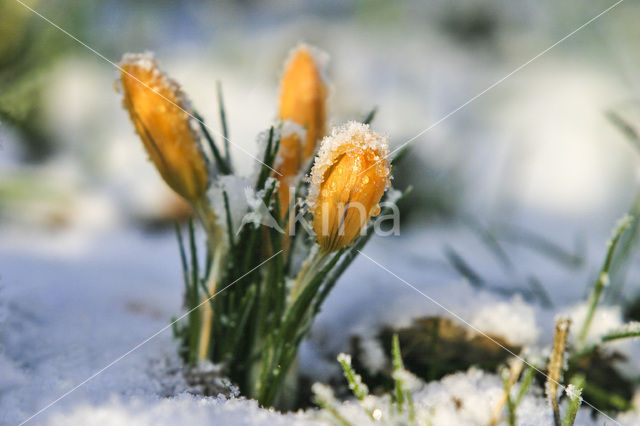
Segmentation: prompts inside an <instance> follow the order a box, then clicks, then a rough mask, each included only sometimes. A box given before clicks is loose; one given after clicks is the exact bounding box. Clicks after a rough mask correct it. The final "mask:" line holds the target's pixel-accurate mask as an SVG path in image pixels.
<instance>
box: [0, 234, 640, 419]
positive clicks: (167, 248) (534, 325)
mask: <svg viewBox="0 0 640 426" xmlns="http://www.w3.org/2000/svg"><path fill="white" fill-rule="evenodd" d="M408 234H409V235H406V236H401V237H399V238H396V239H383V238H380V239H377V240H374V241H373V242H372V244H371V245H370V247H369V248H368V249H367V250H366V251H365V254H366V255H367V256H370V257H371V258H372V259H375V260H376V261H378V262H380V263H381V264H383V265H384V266H385V267H387V268H389V269H390V270H391V271H393V272H394V273H396V274H397V275H398V276H400V277H401V278H402V279H404V280H406V281H407V282H409V283H411V284H412V285H414V286H416V287H417V288H418V289H420V290H421V291H423V292H424V293H425V294H427V295H428V296H430V297H432V298H433V299H435V300H436V301H437V302H438V303H440V304H442V305H443V306H444V307H446V308H447V309H448V310H449V311H451V312H453V313H455V314H457V315H460V317H462V318H463V319H464V320H465V321H468V322H470V323H471V324H473V325H474V326H475V327H477V328H479V329H481V330H482V331H485V332H488V333H492V334H494V335H497V336H502V337H504V338H505V339H506V340H507V341H509V342H511V343H515V344H518V343H519V344H527V345H530V346H531V347H533V348H536V347H537V348H544V347H545V346H548V345H549V342H550V338H551V334H552V330H553V316H554V313H555V312H562V311H567V310H569V309H570V308H569V305H572V304H575V303H577V302H578V301H579V300H580V297H582V294H583V292H584V286H585V284H586V282H587V281H586V279H587V278H588V277H589V270H591V269H593V268H585V270H584V271H583V273H579V274H575V273H574V272H573V271H567V270H565V271H564V273H560V272H557V271H553V268H547V267H545V268H542V267H539V265H540V262H542V263H544V262H549V260H544V259H540V255H537V254H535V253H533V254H532V253H530V252H528V251H526V250H525V249H520V252H519V253H518V250H514V251H512V252H511V255H512V256H513V255H516V256H515V257H513V260H514V263H515V264H516V265H528V266H530V267H534V268H535V269H536V270H538V271H541V272H540V277H539V278H540V280H541V281H542V282H544V283H545V285H546V286H547V288H548V290H549V292H550V293H551V294H552V297H553V299H554V301H562V305H561V306H557V307H556V308H555V309H554V310H553V311H549V310H545V309H543V308H541V307H540V306H539V305H537V304H532V303H528V302H526V301H524V300H523V299H522V297H520V296H512V297H505V296H502V295H499V294H496V293H494V292H492V291H490V290H486V289H475V288H473V287H472V286H471V285H469V284H468V283H466V282H464V280H462V279H460V277H459V276H458V275H457V273H456V272H455V270H454V269H453V268H451V266H449V265H448V264H447V263H446V261H445V258H444V255H443V254H442V248H441V247H442V244H443V243H444V242H447V243H448V244H454V245H455V246H457V247H461V248H462V247H464V248H466V249H467V250H470V253H473V252H476V253H484V252H485V251H486V250H483V249H482V247H481V246H480V245H477V242H475V241H474V240H475V238H476V237H475V235H474V234H473V233H469V232H468V231H467V232H463V231H459V232H456V231H455V230H448V231H442V230H440V231H438V230H436V229H429V228H427V229H424V230H422V231H419V232H408ZM474 244H476V245H475V246H474ZM599 245H600V246H601V248H603V247H604V245H603V244H602V243H600V244H599ZM400 247H402V251H400ZM596 247H597V245H596ZM594 251H595V253H593V255H592V256H589V258H590V259H591V258H594V259H598V258H599V256H600V255H601V251H602V250H598V249H597V248H596V249H594ZM465 256H466V255H465ZM536 257H538V259H537V262H538V263H536ZM468 259H470V260H471V261H476V259H477V262H478V264H480V265H490V263H491V262H490V261H488V259H487V258H483V257H482V255H477V256H475V257H474V256H473V255H471V256H470V257H468ZM591 264H593V265H597V264H598V262H595V261H594V262H593V263H591ZM547 266H549V264H547ZM479 271H480V273H483V274H484V275H485V276H486V277H487V278H488V279H490V281H491V282H500V281H501V279H503V278H501V277H500V274H501V272H500V268H498V267H492V268H490V267H487V266H485V267H484V268H481V269H480V270H479ZM0 272H1V276H2V281H1V283H2V292H1V293H0V295H1V299H0V300H1V303H2V304H1V310H0V313H1V322H0V348H1V350H0V376H1V377H2V378H3V380H2V384H1V386H0V413H2V414H1V417H0V422H1V423H2V424H7V425H11V424H17V423H19V422H21V421H23V420H25V419H27V418H29V417H30V416H32V415H33V414H35V413H37V412H38V410H40V409H42V408H44V407H47V405H48V404H50V403H51V402H53V401H55V400H56V399H57V398H59V397H60V396H63V395H65V393H66V392H68V391H70V390H73V389H74V387H76V386H78V385H81V386H79V387H78V388H77V389H76V390H73V391H72V392H71V393H70V394H68V395H66V396H65V397H64V398H62V399H61V400H59V401H58V402H56V403H55V404H54V405H52V406H51V407H49V408H48V409H46V410H45V411H44V412H42V413H41V414H39V415H38V416H37V417H35V418H34V419H33V420H32V422H33V424H55V425H63V424H101V425H102V424H109V425H111V424H113V425H119V424H149V425H150V424H155V425H157V424H166V425H170V424H179V423H186V422H189V423H190V424H229V423H231V424H249V423H251V424H255V423H258V424H271V423H274V424H291V423H295V422H300V423H307V422H314V421H318V419H319V418H318V417H317V413H314V412H308V413H306V414H286V415H280V414H278V413H274V412H268V411H266V410H261V409H259V408H258V407H257V405H256V403H255V402H253V401H243V400H236V399H232V400H229V401H227V400H225V399H224V398H222V397H219V398H205V397H200V396H195V395H192V394H190V392H189V388H188V386H187V385H186V384H185V382H184V380H183V378H182V376H181V374H180V372H179V368H180V363H179V361H178V360H177V358H176V355H175V342H174V341H173V339H172V337H171V331H170V330H169V329H166V326H167V324H168V322H169V320H170V318H171V316H173V315H176V314H177V313H179V312H180V309H181V307H180V305H181V291H182V285H181V281H180V279H181V278H180V269H179V264H178V258H177V246H176V243H175V239H174V236H173V235H172V233H171V232H168V233H160V234H147V233H143V232H141V231H136V230H133V229H124V230H120V231H117V232H95V233H93V234H87V233H86V232H82V233H81V234H74V232H73V231H67V232H62V233H58V234H56V233H51V234H48V235H42V234H41V233H39V234H35V233H30V232H28V231H24V230H22V231H21V232H19V233H18V232H7V231H5V233H4V238H3V239H2V241H1V242H0ZM505 284H506V285H512V286H514V287H516V286H518V285H521V284H520V283H517V282H512V283H505ZM556 295H557V297H556ZM602 312H603V315H604V317H602V318H596V322H595V323H596V324H602V326H601V327H597V328H598V329H600V332H604V331H606V329H607V327H606V326H605V324H608V325H609V326H610V327H614V326H616V325H618V324H619V323H620V321H621V320H620V312H619V311H615V310H604V311H602ZM430 314H437V315H444V316H449V317H451V316H452V314H451V313H450V312H447V311H445V310H444V309H443V308H442V307H439V306H437V305H435V304H434V303H432V302H431V301H430V300H428V299H427V298H425V297H423V296H421V295H419V294H418V293H416V291H415V290H413V289H411V288H410V287H408V286H407V285H406V284H405V283H403V282H402V281H400V280H399V279H397V278H395V277H393V276H392V275H390V274H388V273H387V272H385V271H384V270H382V269H379V268H378V267H377V266H376V265H374V264H372V263H371V262H370V261H369V260H368V259H366V258H365V257H360V258H359V259H358V260H357V261H356V262H355V263H354V265H353V267H352V268H351V269H350V270H349V271H348V272H347V273H346V274H345V276H344V278H343V279H342V280H341V282H340V283H339V285H338V286H337V288H336V289H335V291H334V293H332V294H331V296H330V297H329V299H328V300H327V303H326V306H325V309H324V310H323V312H322V313H321V314H320V316H319V317H318V318H317V321H316V323H315V326H314V330H313V333H312V337H311V339H310V340H309V341H308V342H306V343H305V344H304V345H303V348H302V351H301V366H302V368H303V369H304V370H305V371H306V372H307V373H308V374H310V375H311V376H312V377H313V379H315V380H318V381H324V382H326V381H327V380H328V379H329V377H331V376H338V375H339V374H340V373H339V371H338V368H337V363H336V362H334V361H331V359H335V355H336V354H337V353H338V352H339V351H348V350H349V346H348V339H349V337H350V336H351V335H352V334H358V335H360V336H363V337H365V338H367V336H369V337H372V336H373V334H375V332H376V330H378V327H379V326H381V325H385V324H386V325H396V326H398V325H402V324H408V323H409V322H410V320H411V319H413V318H416V317H420V316H425V315H430ZM607 316H609V318H608V319H607V318H606V317H607ZM452 318H453V317H452ZM454 319H455V318H454ZM603 327H604V328H605V329H604V330H603ZM163 328H165V330H164V331H163V332H161V333H159V334H157V335H155V333H157V332H158V331H159V330H162V329H163ZM150 336H154V337H153V338H152V339H150V340H149V341H148V342H146V343H144V344H143V345H142V346H140V347H137V345H138V344H139V343H141V342H143V341H145V339H147V338H148V337H150ZM365 346H366V347H367V348H368V349H367V351H366V352H365V355H366V356H367V357H368V358H371V359H367V360H365V364H367V363H369V364H370V365H375V364H376V357H379V356H380V351H381V349H380V348H377V347H376V343H375V342H374V341H373V339H372V341H371V344H370V345H365ZM639 346H640V343H638V342H632V343H627V344H626V347H625V348H619V350H621V351H623V352H624V353H627V354H630V355H632V356H634V358H632V362H631V363H630V364H631V366H632V367H633V368H631V369H630V370H629V371H628V373H629V374H633V375H637V374H638V365H640V363H639V362H638V360H639V359H640V358H638V357H637V354H638V353H639V352H640V350H639V349H640V347H639ZM134 348H135V350H133V351H132V352H131V353H128V351H130V350H131V349H134ZM633 354H636V355H633ZM122 355H125V356H124V357H123V358H122V359H121V360H119V361H117V362H116V363H114V364H111V363H112V362H113V361H114V360H118V359H119V357H121V356H122ZM327 359H328V361H327ZM105 367H107V368H106V369H105V370H104V371H101V370H102V369H103V368H105ZM96 373H98V374H96ZM94 375H95V376H94ZM89 378H90V380H88V381H87V382H86V383H84V384H83V382H84V381H85V380H86V379H89ZM501 392H502V385H501V383H500V381H499V378H498V377H497V376H495V375H492V374H486V373H482V372H480V371H478V370H473V369H472V370H470V371H468V372H467V373H464V372H461V373H458V374H456V375H454V376H449V377H446V378H444V379H443V380H441V381H440V382H434V383H430V384H429V385H427V386H426V387H425V388H424V389H422V390H421V391H419V392H418V393H417V394H416V395H417V396H416V401H417V402H418V403H422V404H425V406H428V407H430V410H432V411H433V414H432V415H433V420H434V424H483V423H484V422H486V421H487V419H488V416H489V415H490V412H491V409H492V407H493V403H494V402H495V401H496V400H497V398H499V396H500V394H501ZM538 392H539V390H538ZM453 397H456V398H458V399H460V400H463V401H465V407H464V409H462V410H460V409H456V408H455V406H454V405H452V402H451V400H452V398H453ZM344 410H345V413H347V414H348V413H349V412H350V411H349V410H353V409H350V408H349V403H347V405H345V407H344ZM519 413H520V416H521V417H520V419H521V420H522V422H523V423H522V424H532V425H537V424H548V423H549V421H550V415H551V414H550V409H549V408H548V407H547V406H546V403H545V402H544V400H543V399H542V398H541V397H534V396H531V397H527V398H526V399H525V400H524V402H523V405H522V407H521V408H520V410H519ZM580 416H581V417H580V418H579V419H581V420H580V422H579V423H578V424H589V422H590V420H589V416H588V412H587V411H586V410H584V412H581V414H580ZM320 418H322V417H320ZM356 418H357V417H356ZM600 420H602V419H600ZM630 421H640V417H632V416H631V415H630V414H627V415H625V424H632V423H629V422H630ZM594 424H602V423H597V422H596V423H594Z"/></svg>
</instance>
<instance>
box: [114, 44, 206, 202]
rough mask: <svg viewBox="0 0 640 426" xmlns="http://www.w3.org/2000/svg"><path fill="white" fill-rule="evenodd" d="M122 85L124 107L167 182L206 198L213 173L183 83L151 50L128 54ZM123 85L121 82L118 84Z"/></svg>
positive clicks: (191, 195)
mask: <svg viewBox="0 0 640 426" xmlns="http://www.w3.org/2000/svg"><path fill="white" fill-rule="evenodd" d="M118 65H119V66H120V67H121V73H120V79H119V83H120V84H119V85H118V84H116V87H117V89H116V90H118V91H119V92H121V93H122V94H123V102H122V103H123V105H124V107H125V109H126V110H127V111H128V112H129V116H130V118H131V121H132V122H133V125H134V127H135V129H136V132H137V133H138V135H139V136H140V139H142V143H143V145H144V147H145V149H146V151H147V153H148V154H149V157H150V158H151V161H152V162H153V164H154V165H155V166H156V169H158V172H160V175H161V176H162V178H163V179H164V181H165V182H166V183H167V184H168V185H169V186H170V187H171V188H172V189H173V190H174V191H175V192H177V193H178V194H179V195H181V196H182V197H184V198H185V199H186V200H187V201H189V202H191V203H197V202H199V201H200V200H201V199H202V197H203V196H204V194H205V192H206V190H207V187H208V184H209V173H208V167H207V161H206V159H205V156H204V154H203V152H202V148H201V146H200V138H199V135H198V133H197V131H196V130H195V129H194V128H193V127H192V126H191V122H190V116H189V114H188V113H187V111H189V102H188V100H187V99H186V96H185V95H184V93H183V92H182V90H181V89H180V86H179V85H178V83H176V82H175V81H174V80H172V79H170V78H169V77H167V76H166V75H164V74H163V73H162V72H161V71H160V69H159V67H158V63H157V61H156V60H155V59H153V56H152V55H151V54H150V53H145V54H126V55H124V57H123V58H122V61H121V62H120V63H119V64H118ZM116 83H118V82H116Z"/></svg>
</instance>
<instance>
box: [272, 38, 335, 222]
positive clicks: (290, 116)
mask: <svg viewBox="0 0 640 426" xmlns="http://www.w3.org/2000/svg"><path fill="white" fill-rule="evenodd" d="M326 62H327V55H326V54H325V53H323V52H320V51H318V50H317V49H315V48H312V47H310V46H307V45H304V44H301V45H299V46H297V47H296V48H295V49H294V50H293V51H292V52H291V53H290V55H289V59H288V60H287V62H286V65H285V69H284V73H283V75H282V80H281V82H280V112H279V117H280V119H282V120H285V121H288V122H290V123H293V124H296V125H298V126H300V127H301V128H302V129H303V130H304V132H303V133H302V134H301V133H300V132H288V133H286V132H284V131H283V134H282V138H281V140H280V153H279V161H280V163H279V167H278V173H280V174H279V176H278V180H279V181H280V187H279V190H278V193H279V197H280V204H281V206H282V215H283V216H284V215H285V214H286V213H287V209H288V204H289V188H290V187H291V180H292V179H293V178H294V177H296V175H298V173H300V169H301V167H302V166H303V165H304V164H305V162H306V160H308V159H309V158H311V156H312V155H313V154H314V152H315V150H316V145H317V143H318V141H319V140H320V139H321V138H322V137H323V136H324V134H325V125H326V124H325V123H326V108H327V107H326V103H327V87H326V83H325V81H324V80H323V69H324V68H325V63H326Z"/></svg>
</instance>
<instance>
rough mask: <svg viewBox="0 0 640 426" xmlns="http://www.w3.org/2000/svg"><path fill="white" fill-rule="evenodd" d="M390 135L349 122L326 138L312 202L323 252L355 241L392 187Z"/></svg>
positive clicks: (314, 174)
mask: <svg viewBox="0 0 640 426" xmlns="http://www.w3.org/2000/svg"><path fill="white" fill-rule="evenodd" d="M388 153H389V145H388V142H387V138H386V137H384V136H381V135H378V134H376V133H375V132H373V131H372V130H370V129H369V126H368V125H366V124H361V123H356V122H349V123H347V125H345V126H343V127H340V128H336V129H333V131H332V134H331V136H327V137H326V138H325V139H324V140H323V141H322V146H321V147H320V152H319V153H318V155H317V156H316V160H315V163H314V165H313V169H312V170H311V187H310V193H309V199H308V200H307V203H308V204H309V206H310V208H311V211H312V212H313V229H314V231H315V233H316V238H317V240H318V244H319V245H320V247H321V248H322V249H323V250H324V251H329V252H330V251H336V250H339V249H341V248H343V247H345V246H348V245H349V244H351V243H352V242H353V240H355V239H356V238H357V237H358V235H359V234H360V232H361V231H362V229H363V228H364V226H366V224H367V222H368V221H369V219H370V218H371V217H372V216H376V215H377V214H378V213H379V212H380V207H379V205H378V203H379V202H380V198H382V195H383V194H384V192H385V190H386V189H387V187H388V186H389V179H390V168H389V162H388V160H387V156H388Z"/></svg>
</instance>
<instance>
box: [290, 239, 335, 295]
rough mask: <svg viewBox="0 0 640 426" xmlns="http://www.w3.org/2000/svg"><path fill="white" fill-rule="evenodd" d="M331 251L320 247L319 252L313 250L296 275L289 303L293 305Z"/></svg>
mask: <svg viewBox="0 0 640 426" xmlns="http://www.w3.org/2000/svg"><path fill="white" fill-rule="evenodd" d="M329 254H330V253H329V252H328V251H324V250H322V249H320V251H317V252H311V254H310V255H309V257H308V258H307V260H305V262H304V264H303V265H302V269H301V270H300V272H299V273H298V276H297V277H296V281H295V282H294V284H293V287H292V288H291V298H290V300H289V305H292V304H293V303H294V302H295V301H296V299H297V298H298V296H299V295H300V293H302V290H303V289H304V288H305V287H306V286H307V284H309V281H311V280H312V279H313V277H314V276H315V275H316V274H317V273H318V271H320V269H322V267H323V266H324V264H325V262H326V260H327V259H328V257H329Z"/></svg>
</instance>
